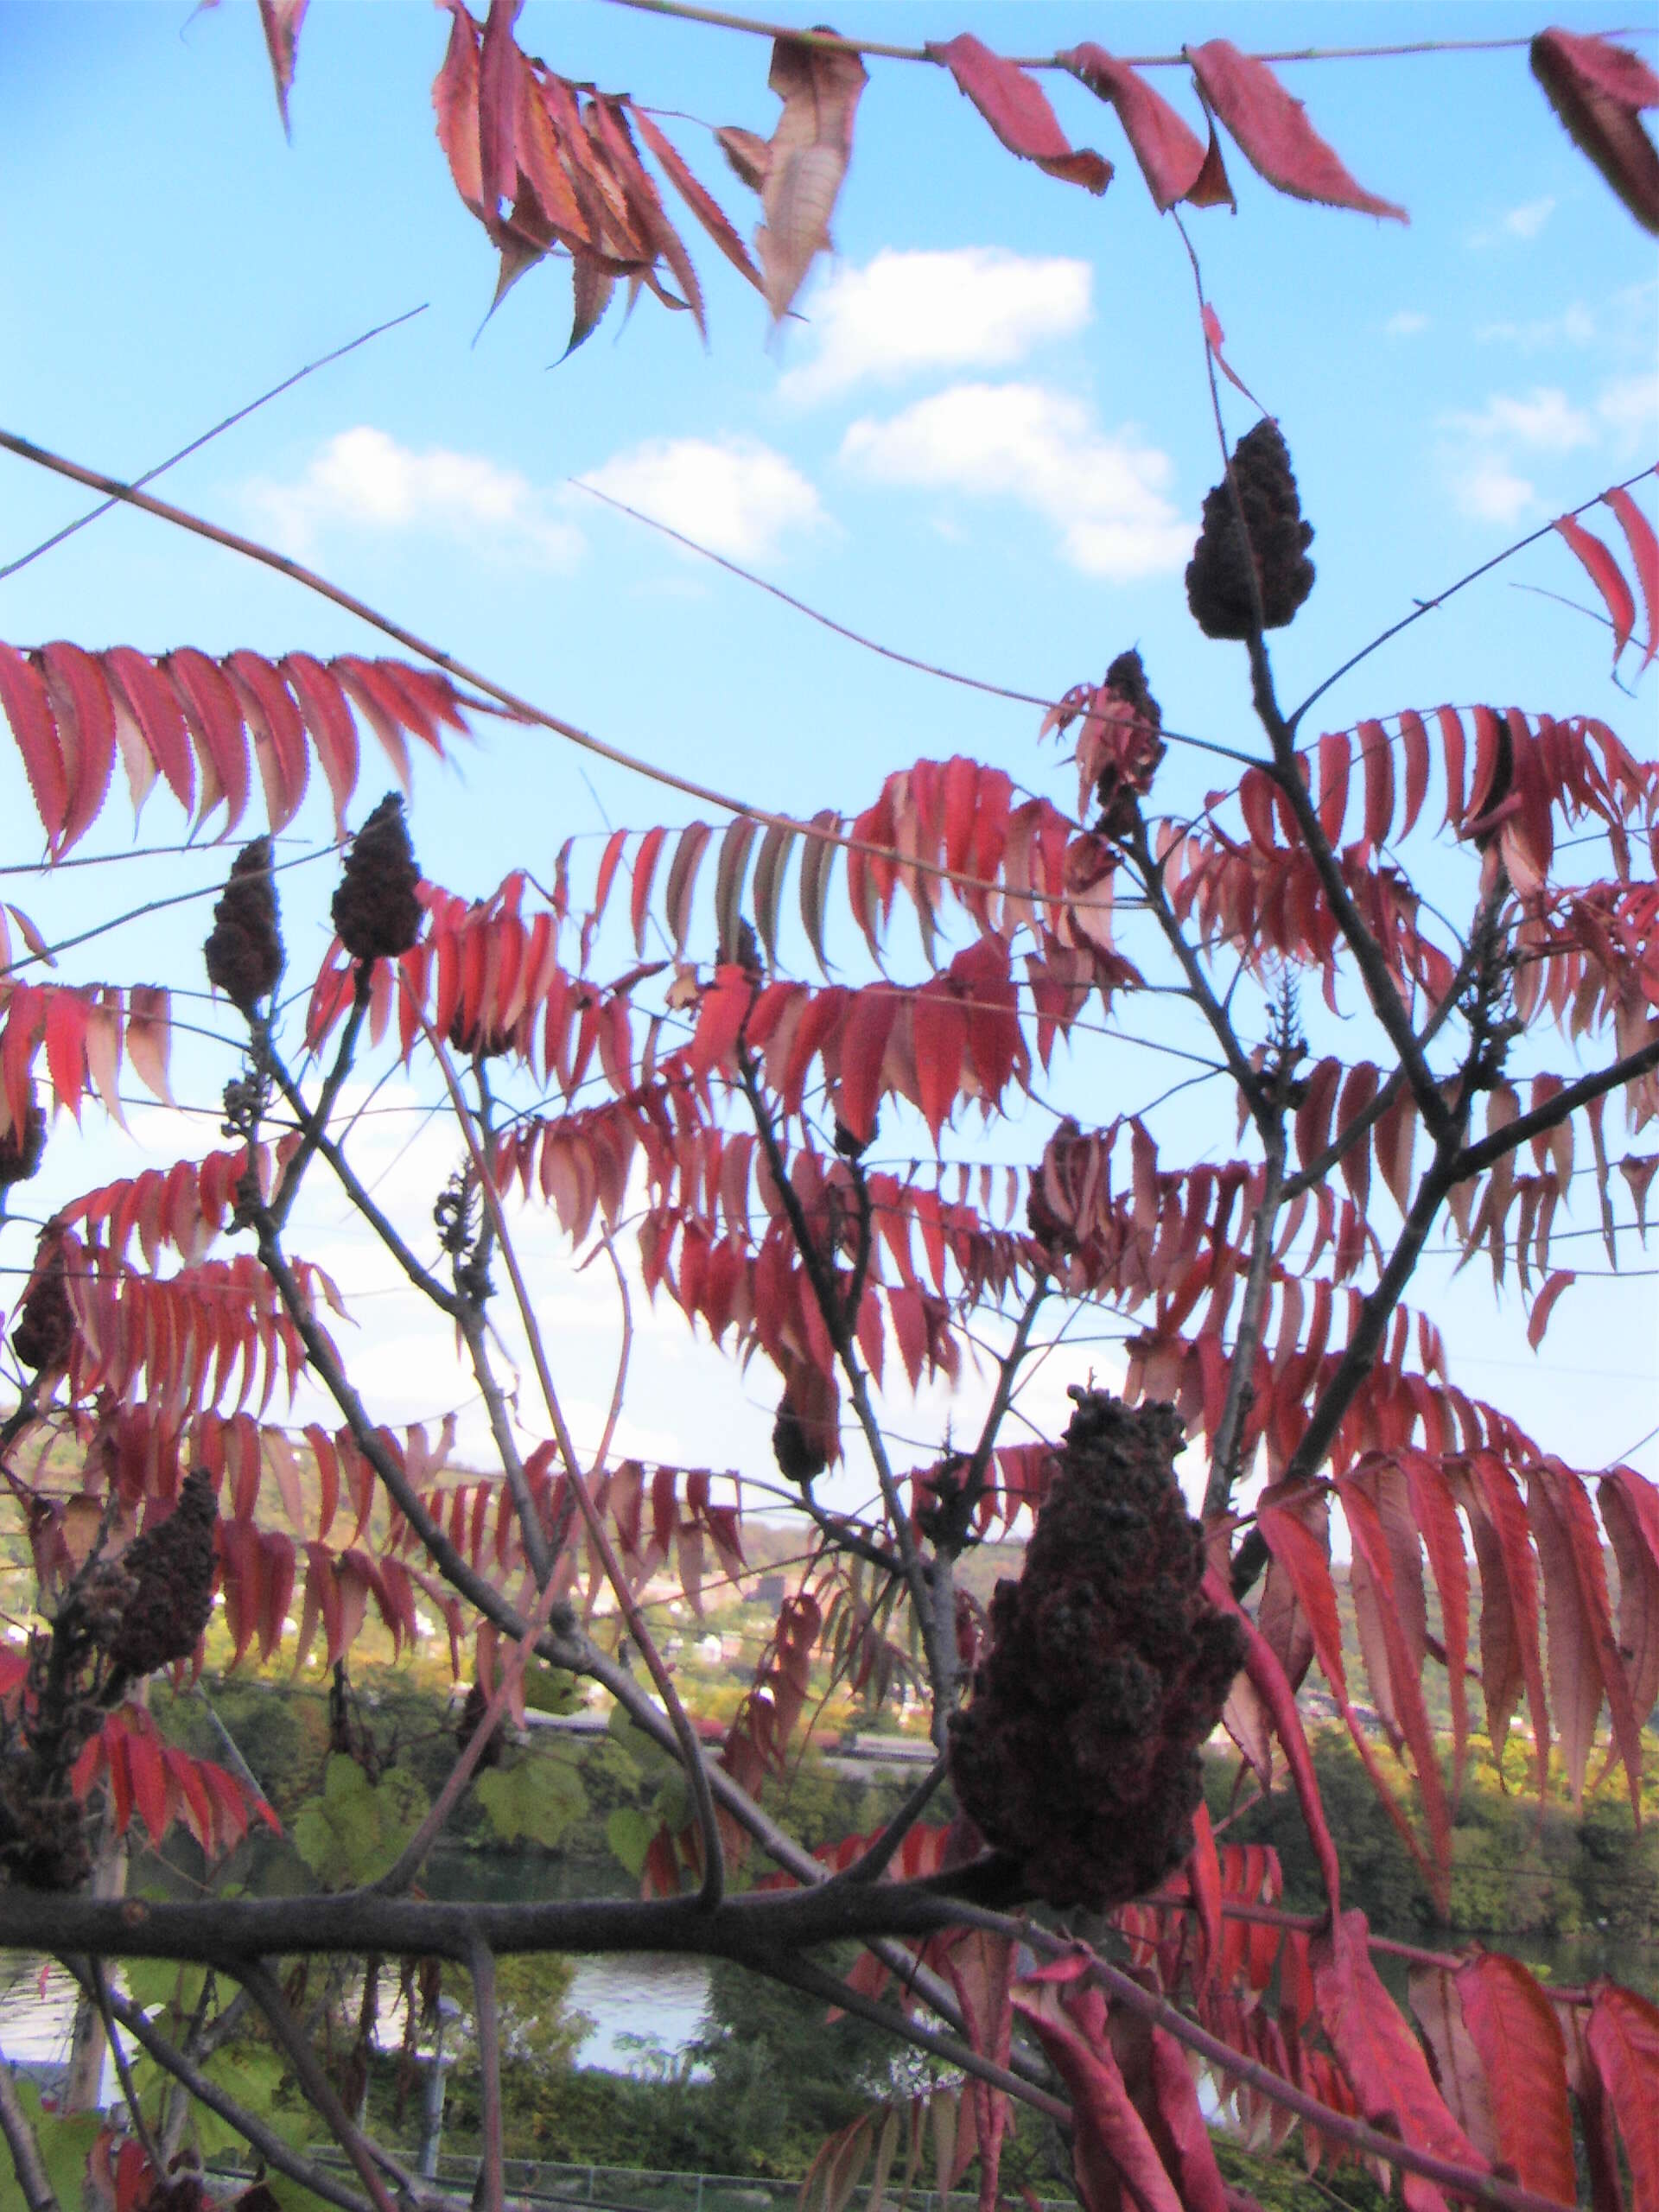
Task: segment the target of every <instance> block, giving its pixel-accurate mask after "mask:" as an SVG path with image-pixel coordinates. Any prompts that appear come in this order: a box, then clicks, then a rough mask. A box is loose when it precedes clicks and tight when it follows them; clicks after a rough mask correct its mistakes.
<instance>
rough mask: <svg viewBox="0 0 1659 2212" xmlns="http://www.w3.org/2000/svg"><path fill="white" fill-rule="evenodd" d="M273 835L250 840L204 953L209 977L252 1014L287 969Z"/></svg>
mask: <svg viewBox="0 0 1659 2212" xmlns="http://www.w3.org/2000/svg"><path fill="white" fill-rule="evenodd" d="M270 862H271V849H270V838H269V837H256V838H255V839H254V841H253V842H252V843H251V845H244V847H243V848H242V849H241V851H240V852H239V853H238V855H237V856H236V858H235V859H234V860H233V861H232V862H231V873H230V878H229V880H228V881H227V882H226V886H225V889H224V892H223V893H222V894H221V895H220V898H219V903H218V905H217V906H215V907H214V908H213V929H212V931H210V933H209V935H208V938H207V944H205V945H204V946H203V947H202V952H203V954H204V956H205V957H206V959H207V980H208V982H210V983H211V984H212V985H213V988H214V989H215V990H216V991H223V992H224V994H225V995H226V998H227V999H229V1001H231V1004H232V1006H234V1007H239V1008H240V1009H241V1011H242V1012H243V1013H244V1014H251V1013H252V1012H253V1009H254V1007H255V1006H256V1005H257V1003H258V1001H260V1000H261V999H262V998H264V997H265V996H267V995H268V994H269V993H270V992H271V991H274V990H275V989H276V988H277V983H278V982H279V981H280V980H281V977H282V973H283V939H282V934H281V931H280V930H279V929H278V927H277V892H276V888H275V886H274V885H273V883H272V881H271V874H270Z"/></svg>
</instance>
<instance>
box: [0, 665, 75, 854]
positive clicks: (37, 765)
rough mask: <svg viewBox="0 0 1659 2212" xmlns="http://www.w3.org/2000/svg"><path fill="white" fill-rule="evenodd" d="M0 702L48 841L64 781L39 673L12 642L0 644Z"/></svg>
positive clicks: (57, 826)
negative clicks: (19, 754)
mask: <svg viewBox="0 0 1659 2212" xmlns="http://www.w3.org/2000/svg"><path fill="white" fill-rule="evenodd" d="M0 707H3V709H5V715H6V720H7V721H9V722H10V724H11V734H12V735H13V736H14V737H15V738H16V741H17V750H18V751H19V752H20V753H22V756H23V768H24V772H25V773H26V774H27V775H28V777H29V791H31V793H32V794H33V796H34V800H35V810H36V812H37V813H38V814H39V815H40V817H41V827H42V828H43V829H45V831H46V834H47V838H48V842H55V840H56V838H57V836H58V835H59V833H60V830H61V829H62V828H63V820H64V817H65V815H66V814H67V812H68V810H69V785H68V781H67V777H66V776H65V773H64V760H63V752H62V748H61V747H60V745H59V743H58V733H57V728H56V726H55V724H54V721H53V719H52V703H51V701H50V700H49V699H48V696H47V690H46V686H45V684H44V683H43V682H42V681H41V674H40V671H39V670H38V669H37V668H35V665H34V664H33V663H32V662H31V661H29V660H26V659H25V658H24V657H23V656H22V653H20V652H17V651H16V648H15V647H14V646H11V645H0Z"/></svg>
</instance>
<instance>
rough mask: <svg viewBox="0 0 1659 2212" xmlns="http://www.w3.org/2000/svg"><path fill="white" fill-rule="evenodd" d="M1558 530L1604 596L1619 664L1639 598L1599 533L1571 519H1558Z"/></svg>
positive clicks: (1614, 650)
mask: <svg viewBox="0 0 1659 2212" xmlns="http://www.w3.org/2000/svg"><path fill="white" fill-rule="evenodd" d="M1554 527H1555V528H1556V529H1557V530H1558V531H1560V534H1561V536H1562V537H1564V538H1565V539H1566V540H1567V543H1568V544H1569V545H1570V546H1571V547H1572V548H1573V551H1574V552H1575V553H1576V554H1577V555H1578V556H1579V558H1580V561H1581V562H1582V563H1584V566H1585V568H1586V570H1587V571H1588V573H1589V577H1590V581H1591V582H1592V584H1594V586H1595V588H1596V589H1597V590H1598V591H1599V593H1600V594H1601V596H1602V599H1603V601H1605V605H1606V608H1607V619H1608V620H1609V621H1610V622H1611V624H1612V626H1613V658H1614V659H1615V660H1617V659H1618V657H1619V655H1620V653H1622V652H1624V648H1625V646H1626V645H1628V644H1629V643H1630V632H1631V631H1632V630H1633V629H1634V628H1635V627H1636V597H1635V594H1633V593H1632V591H1631V589H1630V586H1629V584H1627V583H1626V582H1625V581H1624V570H1623V569H1621V568H1620V567H1619V565H1618V562H1617V561H1615V560H1614V558H1613V556H1612V555H1611V553H1610V552H1609V551H1608V550H1607V548H1606V547H1605V545H1604V544H1603V543H1602V542H1601V540H1600V538H1599V537H1597V536H1596V534H1595V532H1594V531H1590V530H1586V528H1585V527H1584V524H1582V523H1580V522H1574V520H1573V518H1572V516H1571V515H1558V516H1557V517H1556V518H1555V524H1554Z"/></svg>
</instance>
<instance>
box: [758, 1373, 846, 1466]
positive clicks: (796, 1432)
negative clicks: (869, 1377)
mask: <svg viewBox="0 0 1659 2212" xmlns="http://www.w3.org/2000/svg"><path fill="white" fill-rule="evenodd" d="M839 1412H840V1398H839V1395H838V1394H837V1392H836V1384H835V1380H834V1377H833V1376H827V1375H825V1374H824V1373H823V1371H822V1370H820V1369H818V1368H816V1367H814V1366H813V1365H812V1364H811V1363H810V1361H808V1360H804V1359H802V1360H797V1361H795V1362H794V1363H793V1365H792V1366H791V1370H790V1373H789V1376H788V1377H787V1379H786V1380H785V1384H784V1395H783V1396H782V1397H781V1398H780V1399H779V1402H778V1417H777V1419H776V1420H775V1421H773V1422H772V1453H773V1456H774V1457H775V1458H776V1459H777V1462H778V1471H779V1473H780V1474H781V1475H782V1476H783V1477H784V1478H785V1480H786V1481H788V1482H791V1483H810V1482H811V1481H813V1480H814V1479H815V1478H817V1476H819V1475H821V1474H822V1473H823V1471H824V1469H825V1468H826V1467H827V1466H828V1465H829V1462H830V1461H831V1460H832V1459H834V1458H835V1457H836V1452H837V1451H838V1449H839V1439H838V1436H837V1416H838V1414H839Z"/></svg>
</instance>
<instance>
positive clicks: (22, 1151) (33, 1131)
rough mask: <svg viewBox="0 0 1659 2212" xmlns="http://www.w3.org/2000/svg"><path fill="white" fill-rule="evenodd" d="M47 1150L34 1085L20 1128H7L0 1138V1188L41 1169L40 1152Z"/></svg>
mask: <svg viewBox="0 0 1659 2212" xmlns="http://www.w3.org/2000/svg"><path fill="white" fill-rule="evenodd" d="M45 1149H46V1116H45V1115H44V1114H43V1113H42V1112H41V1102H40V1100H39V1098H38V1097H37V1096H36V1095H35V1086H34V1084H32V1083H31V1084H29V1110H28V1112H27V1113H26V1114H25V1115H24V1116H23V1119H22V1126H21V1127H13V1128H9V1129H8V1130H7V1131H6V1133H5V1135H4V1136H3V1137H0V1191H3V1190H10V1188H11V1185H13V1184H14V1183H27V1182H28V1181H29V1179H31V1177H33V1176H35V1174H37V1173H39V1172H40V1165H41V1154H42V1153H43V1152H44V1151H45Z"/></svg>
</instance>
